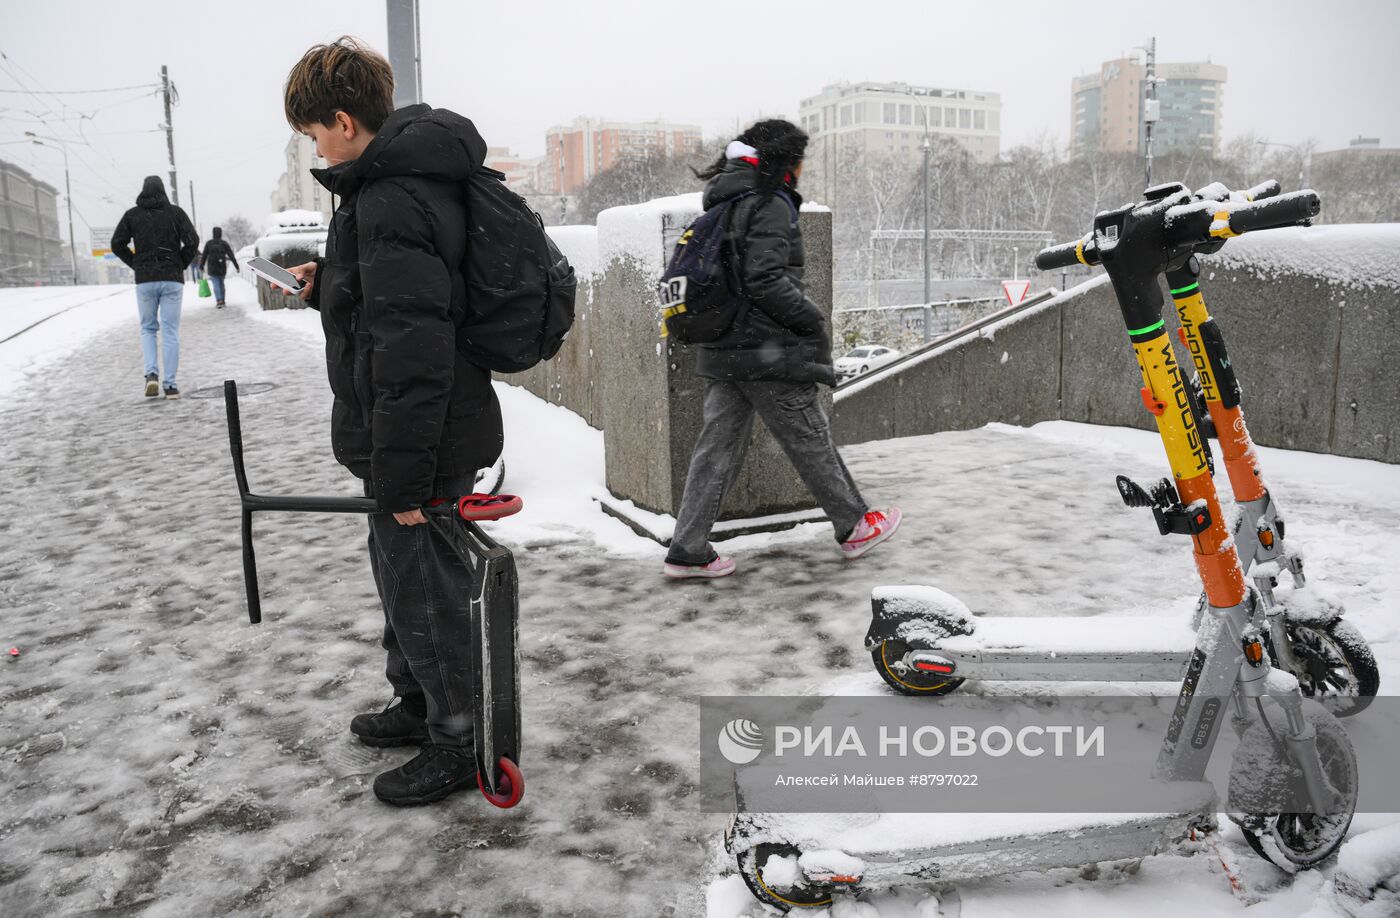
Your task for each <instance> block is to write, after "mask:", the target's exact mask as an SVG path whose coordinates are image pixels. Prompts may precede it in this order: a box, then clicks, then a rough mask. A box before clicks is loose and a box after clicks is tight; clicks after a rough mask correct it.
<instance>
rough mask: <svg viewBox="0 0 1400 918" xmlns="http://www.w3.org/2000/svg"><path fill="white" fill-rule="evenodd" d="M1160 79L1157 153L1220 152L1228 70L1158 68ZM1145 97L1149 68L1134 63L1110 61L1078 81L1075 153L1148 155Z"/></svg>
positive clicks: (1207, 66) (1072, 124)
mask: <svg viewBox="0 0 1400 918" xmlns="http://www.w3.org/2000/svg"><path fill="white" fill-rule="evenodd" d="M1156 76H1157V79H1158V80H1159V82H1158V84H1157V102H1158V105H1159V116H1160V117H1159V119H1158V120H1157V121H1156V122H1155V123H1154V124H1153V128H1152V152H1153V153H1154V154H1160V153H1169V152H1172V151H1187V150H1199V151H1204V152H1208V153H1217V152H1219V150H1220V130H1221V114H1222V106H1223V102H1224V98H1223V97H1224V94H1225V77H1226V70H1225V68H1224V67H1222V66H1221V65H1219V64H1211V63H1187V64H1166V63H1159V64H1157V65H1156ZM1146 98H1147V67H1146V65H1145V63H1142V62H1139V61H1138V60H1137V59H1135V58H1128V57H1124V58H1119V59H1117V60H1112V61H1105V62H1104V64H1103V66H1102V67H1100V68H1099V70H1098V72H1097V73H1091V74H1087V75H1085V76H1079V77H1075V78H1074V81H1073V83H1072V86H1071V108H1070V145H1071V149H1072V152H1073V153H1075V154H1076V155H1077V154H1080V153H1085V152H1088V151H1090V150H1101V151H1104V152H1107V153H1134V154H1137V153H1143V152H1145V149H1146V136H1147V134H1146V125H1145V122H1144V119H1143V114H1144V108H1145V103H1146Z"/></svg>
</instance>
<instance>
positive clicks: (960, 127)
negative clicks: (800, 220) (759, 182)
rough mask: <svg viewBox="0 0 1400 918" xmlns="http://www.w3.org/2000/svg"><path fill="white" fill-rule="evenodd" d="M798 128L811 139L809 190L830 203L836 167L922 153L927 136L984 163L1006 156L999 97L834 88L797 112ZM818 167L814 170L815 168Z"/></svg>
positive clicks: (930, 89) (889, 86) (890, 86)
mask: <svg viewBox="0 0 1400 918" xmlns="http://www.w3.org/2000/svg"><path fill="white" fill-rule="evenodd" d="M798 124H799V125H801V127H802V129H803V130H805V131H806V132H807V134H808V136H810V137H811V142H810V143H809V145H808V147H807V162H808V168H809V169H812V170H813V171H814V172H816V173H818V175H815V176H813V179H814V180H815V181H814V182H813V183H812V184H811V185H809V186H808V187H813V185H815V186H816V187H817V188H818V193H819V194H821V195H824V196H825V197H826V198H827V199H830V198H831V194H832V189H831V188H829V187H826V186H827V185H829V183H830V182H831V181H834V176H835V174H836V168H837V164H838V163H839V161H840V159H841V158H842V157H844V156H850V155H852V152H851V151H856V154H858V155H861V156H867V157H869V156H878V155H882V154H883V155H886V156H891V155H892V156H899V157H904V158H907V159H909V160H911V161H914V160H917V159H918V158H919V157H920V156H921V155H922V154H921V152H920V151H921V149H922V146H923V141H924V134H925V132H927V133H928V134H929V135H936V136H937V137H939V138H945V139H951V140H953V141H955V142H957V143H958V144H959V145H960V146H962V147H963V148H964V149H965V150H967V151H968V153H970V154H971V155H972V156H973V157H974V158H975V159H977V160H979V161H982V162H990V161H992V160H995V159H996V158H997V156H998V155H1000V153H1001V94H1000V93H995V92H989V91H986V90H977V89H946V88H942V87H937V86H913V85H910V84H908V83H835V84H832V85H830V86H826V87H823V89H822V91H821V92H820V93H819V94H818V95H815V96H811V97H809V98H806V99H803V100H802V101H801V104H800V105H799V107H798ZM814 166H815V168H814V169H813V167H814Z"/></svg>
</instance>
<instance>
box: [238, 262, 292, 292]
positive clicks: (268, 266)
mask: <svg viewBox="0 0 1400 918" xmlns="http://www.w3.org/2000/svg"><path fill="white" fill-rule="evenodd" d="M248 267H249V268H251V269H252V270H253V273H254V274H256V275H257V276H258V277H261V278H262V279H263V280H265V281H267V282H268V283H272V284H276V285H277V286H279V287H281V288H283V289H284V290H288V291H290V292H292V293H300V292H301V288H302V287H303V286H305V285H304V284H302V282H301V281H299V280H297V278H296V275H295V274H293V273H292V272H291V271H288V270H287V269H286V268H284V267H282V266H281V265H274V264H273V263H272V262H270V261H268V260H267V259H266V258H263V257H261V256H255V257H253V258H250V259H248Z"/></svg>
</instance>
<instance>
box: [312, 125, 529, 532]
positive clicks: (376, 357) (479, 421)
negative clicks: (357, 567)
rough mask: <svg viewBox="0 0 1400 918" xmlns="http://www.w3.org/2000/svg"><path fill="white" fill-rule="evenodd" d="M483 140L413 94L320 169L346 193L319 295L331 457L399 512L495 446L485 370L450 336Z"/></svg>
mask: <svg viewBox="0 0 1400 918" xmlns="http://www.w3.org/2000/svg"><path fill="white" fill-rule="evenodd" d="M485 156H486V142H485V141H484V140H482V139H481V136H480V135H479V134H478V133H477V132H476V128H475V127H474V126H473V125H472V123H471V122H470V121H468V120H467V119H466V118H463V117H462V116H461V115H458V114H456V113H454V112H450V111H446V110H445V109H432V108H429V107H428V106H427V105H410V106H408V107H406V108H401V109H399V110H398V111H396V112H394V113H393V114H392V115H390V116H389V119H388V120H387V121H385V122H384V125H383V127H382V128H380V130H379V133H378V134H377V135H376V136H375V138H374V139H373V140H372V141H370V144H369V146H368V147H367V148H366V149H365V152H364V153H363V154H362V155H361V156H360V158H359V159H356V160H352V161H350V162H345V163H340V164H339V165H336V166H332V167H331V168H329V169H313V170H312V174H313V175H315V176H316V178H317V180H319V181H320V182H321V184H323V185H325V186H326V187H327V188H329V189H330V190H331V192H333V193H334V194H336V195H338V196H339V197H340V202H339V204H338V205H337V207H336V210H335V215H334V217H333V218H332V220H331V227H330V232H329V234H328V236H327V239H326V257H325V258H324V259H323V260H322V261H321V263H320V266H319V268H318V269H317V272H316V283H315V286H314V287H313V288H312V292H313V294H314V296H313V298H312V300H311V304H312V305H313V306H316V307H317V308H318V309H320V311H321V325H322V327H323V328H324V329H325V332H326V368H327V372H328V375H329V377H330V384H331V391H332V392H333V393H334V395H335V404H334V406H333V408H332V409H331V443H332V445H333V447H334V448H335V457H336V459H337V460H339V461H340V463H341V464H342V465H344V466H345V467H346V468H348V469H350V471H352V472H354V473H355V474H356V475H357V476H359V477H360V478H363V479H367V480H369V481H370V482H371V484H372V487H373V492H374V495H375V497H376V498H377V499H378V501H379V506H380V507H381V508H382V509H383V510H386V511H392V512H401V511H405V510H409V509H412V508H414V507H420V506H422V505H423V504H424V503H426V502H427V500H428V498H429V497H430V494H431V491H432V487H433V479H434V477H454V478H456V477H470V476H471V475H473V474H474V473H475V472H476V470H477V469H479V468H484V467H486V466H489V465H490V464H491V463H493V462H495V461H496V459H497V457H499V456H500V454H501V445H502V439H503V438H502V429H501V408H500V404H499V403H498V402H497V401H496V394H495V392H494V390H492V388H491V374H490V373H489V372H487V371H486V370H483V369H481V368H479V367H476V366H473V365H472V364H470V363H467V361H466V360H464V359H463V358H462V357H461V355H460V354H458V353H457V348H456V332H455V329H456V324H457V323H458V321H460V319H461V317H462V315H463V314H464V311H465V309H466V295H465V290H466V286H465V282H464V281H463V278H462V273H461V262H462V255H463V253H464V252H465V250H466V239H467V230H466V226H467V220H466V213H465V210H464V203H463V202H464V193H463V192H464V189H463V182H464V181H465V180H466V178H467V176H468V175H469V174H470V173H471V172H472V171H473V170H475V169H476V168H478V167H479V166H480V165H481V162H482V160H483V159H484V158H485Z"/></svg>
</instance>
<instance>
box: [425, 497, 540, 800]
mask: <svg viewBox="0 0 1400 918" xmlns="http://www.w3.org/2000/svg"><path fill="white" fill-rule="evenodd" d="M429 519H430V520H431V522H432V525H433V528H434V530H435V531H436V532H437V533H438V534H439V535H441V536H442V537H443V538H444V539H446V540H447V542H448V544H449V545H451V546H452V548H453V550H454V552H456V554H457V555H458V557H459V559H460V560H461V561H462V562H463V563H464V564H465V565H466V566H467V567H468V568H470V570H471V572H472V594H471V596H470V597H469V602H470V606H469V608H470V625H471V631H472V637H473V640H472V642H471V649H470V654H469V656H470V660H471V666H472V674H473V680H472V727H473V729H474V731H475V736H476V761H477V770H478V773H479V774H480V775H481V780H482V790H483V791H484V792H485V793H486V794H487V796H488V798H492V797H500V796H505V797H509V796H510V794H511V793H512V792H513V791H519V790H521V788H518V787H515V788H512V787H510V786H509V785H510V779H509V777H503V772H502V768H501V760H502V759H508V760H510V762H512V763H515V764H519V762H520V746H521V730H520V642H519V582H518V580H517V578H516V573H515V557H514V556H513V555H512V554H511V552H510V550H509V549H507V548H505V547H504V546H502V545H500V544H499V543H497V542H496V541H495V540H493V539H492V538H491V537H490V536H488V535H487V534H486V533H485V532H483V531H482V530H481V527H479V526H477V525H476V523H474V522H471V521H469V520H464V519H462V518H461V517H460V516H459V515H455V514H454V515H453V516H452V517H450V518H447V519H442V518H434V517H430V518H429ZM492 802H493V803H497V805H503V804H501V803H499V802H498V801H497V800H495V799H493V800H492Z"/></svg>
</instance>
